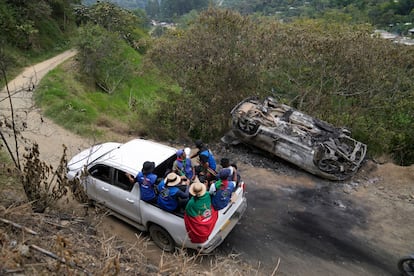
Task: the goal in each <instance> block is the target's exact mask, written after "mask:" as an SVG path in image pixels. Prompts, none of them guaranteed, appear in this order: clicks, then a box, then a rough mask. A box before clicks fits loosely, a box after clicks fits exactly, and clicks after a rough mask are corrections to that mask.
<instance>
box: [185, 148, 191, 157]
mask: <svg viewBox="0 0 414 276" xmlns="http://www.w3.org/2000/svg"><path fill="white" fill-rule="evenodd" d="M184 152H185V155H186V156H187V157H190V153H191V149H190V148H185V149H184Z"/></svg>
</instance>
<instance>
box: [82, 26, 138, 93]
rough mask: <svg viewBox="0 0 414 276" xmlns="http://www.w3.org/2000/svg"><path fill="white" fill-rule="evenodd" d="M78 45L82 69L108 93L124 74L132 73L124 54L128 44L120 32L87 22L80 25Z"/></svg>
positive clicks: (114, 87)
mask: <svg viewBox="0 0 414 276" xmlns="http://www.w3.org/2000/svg"><path fill="white" fill-rule="evenodd" d="M76 45H77V48H78V50H79V54H78V57H79V62H80V64H81V70H82V71H83V72H84V73H85V74H86V76H88V77H89V78H90V80H91V81H92V82H93V83H95V84H96V85H97V86H98V87H99V88H100V89H102V90H103V91H105V92H106V93H113V92H114V91H115V90H116V89H117V88H118V87H119V86H120V85H121V84H122V81H123V80H124V79H125V78H129V77H131V74H132V64H131V61H129V60H128V59H125V58H123V55H124V52H125V51H127V48H128V46H127V45H126V44H125V42H124V41H123V40H120V39H119V37H118V34H117V33H111V32H109V31H107V30H106V29H104V28H102V27H101V26H98V25H92V24H86V25H85V26H84V27H81V28H80V29H79V35H78V37H77V41H76Z"/></svg>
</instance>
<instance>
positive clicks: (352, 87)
mask: <svg viewBox="0 0 414 276" xmlns="http://www.w3.org/2000/svg"><path fill="white" fill-rule="evenodd" d="M256 2H257V1H256ZM347 2H349V3H348V4H352V3H351V1H347ZM400 2H403V1H400ZM272 3H273V2H272ZM329 3H333V2H329ZM338 3H339V2H338ZM384 5H385V4H384ZM334 7H336V6H334ZM141 15H142V14H141ZM339 19H340V18H339ZM146 21H147V18H145V16H140V13H135V12H127V11H125V10H122V9H120V8H118V7H117V6H115V5H113V4H109V3H98V4H95V5H92V6H90V7H81V8H77V22H78V23H79V24H80V28H79V32H78V34H79V35H78V36H77V39H75V41H76V45H77V48H78V50H79V55H78V58H77V63H78V67H77V68H78V69H79V70H78V71H71V73H70V74H68V75H67V76H65V75H64V70H63V69H59V70H57V71H55V72H53V73H52V74H51V75H50V77H49V78H47V79H46V80H45V82H44V83H43V85H42V86H43V87H45V88H47V89H39V91H38V93H37V94H38V96H37V99H38V100H39V101H40V102H39V103H40V104H42V106H44V107H45V112H46V113H47V114H49V116H52V117H54V118H55V119H56V120H59V121H60V122H66V123H67V126H71V125H72V127H73V125H76V128H78V130H77V131H79V132H84V131H86V130H88V129H92V128H93V127H91V126H94V125H98V126H99V125H101V126H104V127H111V126H112V128H113V129H117V127H114V125H117V124H116V123H115V121H117V120H118V121H120V122H122V126H119V125H118V130H120V131H128V132H132V133H135V134H140V135H148V136H151V137H153V138H158V139H171V138H172V139H177V138H188V139H194V138H203V139H205V140H207V141H211V140H215V139H217V138H219V137H220V136H221V135H222V134H223V133H224V132H225V131H227V130H228V129H229V127H230V116H229V112H230V110H231V109H232V107H233V106H234V105H235V104H236V103H237V102H238V101H240V100H241V99H243V98H244V97H247V96H252V95H256V96H260V97H264V96H267V95H269V94H271V95H273V96H275V97H277V98H278V99H279V100H281V101H283V102H285V103H288V104H290V105H292V106H294V107H296V108H298V109H300V110H302V111H304V112H306V113H309V114H311V115H313V116H315V117H318V118H320V119H323V120H326V121H328V122H331V123H333V124H334V125H338V126H346V127H348V128H350V129H351V130H352V132H353V136H354V137H355V138H357V139H358V140H361V141H363V142H365V143H367V144H368V147H369V152H370V154H371V155H372V156H376V155H382V154H388V155H392V156H393V157H394V159H395V160H396V162H398V163H400V164H410V163H412V162H414V149H413V145H414V143H413V137H414V133H413V130H412V127H411V126H412V125H413V123H414V122H413V118H414V114H413V110H414V83H413V82H412V76H413V75H414V68H413V66H412V64H414V53H413V52H414V49H413V47H408V46H403V45H398V44H392V43H390V42H388V41H385V40H381V39H379V38H374V37H371V33H372V31H373V27H371V26H370V25H364V24H362V25H358V24H349V22H348V23H346V24H344V22H343V20H340V22H335V21H333V19H332V18H327V17H326V16H325V17H324V18H322V19H305V18H302V19H295V20H293V21H291V22H285V23H281V22H279V21H278V20H275V18H274V17H273V16H271V17H264V16H259V15H257V14H255V15H253V16H244V15H241V14H239V13H237V12H234V11H230V10H221V9H215V8H208V9H207V10H205V11H204V12H201V13H200V14H199V15H195V17H193V20H192V21H187V25H186V26H185V28H178V29H175V30H170V31H168V32H166V33H165V34H164V35H163V36H161V37H160V38H158V39H151V38H150V37H149V36H148V35H147V34H146V29H145V28H146V24H144V22H146ZM65 70H67V69H65ZM70 70H73V68H72V69H70ZM66 82H68V83H67V84H66V85H64V84H65V83H66ZM46 84H47V85H46ZM55 86H58V87H59V89H56V88H55ZM65 87H70V88H65ZM60 99H64V100H60ZM46 107H47V108H46ZM62 111H63V112H62ZM87 119H88V120H87ZM73 120H75V121H76V124H73V123H70V122H74V121H73ZM82 124H84V125H83V126H82ZM88 124H89V125H88ZM88 133H90V131H89V132H88Z"/></svg>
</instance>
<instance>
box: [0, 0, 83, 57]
mask: <svg viewBox="0 0 414 276" xmlns="http://www.w3.org/2000/svg"><path fill="white" fill-rule="evenodd" d="M77 2H78V1H58V0H55V1H43V0H41V1H28V0H22V1H2V2H1V3H0V27H1V30H2V36H3V38H5V40H6V41H7V43H8V44H9V45H11V46H14V47H18V48H20V49H22V50H33V49H35V50H40V51H42V50H45V49H50V47H51V44H52V43H51V42H50V41H55V44H56V43H57V44H59V43H60V41H62V40H63V39H64V38H65V35H64V33H63V31H65V30H66V29H65V27H68V26H71V25H73V24H74V21H72V20H71V18H72V17H71V7H70V5H71V4H72V3H77ZM62 13H63V14H64V17H63V16H62ZM61 16H62V17H61ZM63 18H64V19H63ZM45 38H47V40H48V41H46V42H45ZM52 46H53V45H52Z"/></svg>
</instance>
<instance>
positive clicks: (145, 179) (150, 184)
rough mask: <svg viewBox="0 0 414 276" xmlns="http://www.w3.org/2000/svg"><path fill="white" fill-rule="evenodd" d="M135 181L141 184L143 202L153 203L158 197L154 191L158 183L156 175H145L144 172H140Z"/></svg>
mask: <svg viewBox="0 0 414 276" xmlns="http://www.w3.org/2000/svg"><path fill="white" fill-rule="evenodd" d="M135 181H136V182H138V184H139V190H140V191H141V199H142V200H144V201H151V200H153V199H154V198H155V197H156V195H155V191H154V184H155V182H156V181H157V175H156V174H153V173H150V174H147V175H144V174H143V173H142V172H139V173H138V174H137V176H136V177H135Z"/></svg>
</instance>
